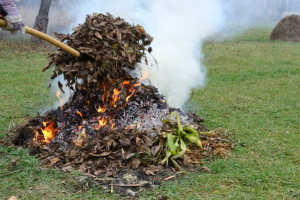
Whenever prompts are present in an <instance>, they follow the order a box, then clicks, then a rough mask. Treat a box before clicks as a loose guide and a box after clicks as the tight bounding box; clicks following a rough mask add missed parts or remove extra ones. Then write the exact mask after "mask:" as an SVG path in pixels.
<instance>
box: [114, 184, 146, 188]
mask: <svg viewBox="0 0 300 200" xmlns="http://www.w3.org/2000/svg"><path fill="white" fill-rule="evenodd" d="M115 186H119V187H141V186H142V184H129V185H118V184H115Z"/></svg>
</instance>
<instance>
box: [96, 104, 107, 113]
mask: <svg viewBox="0 0 300 200" xmlns="http://www.w3.org/2000/svg"><path fill="white" fill-rule="evenodd" d="M105 110H106V108H105V106H104V107H103V108H101V107H100V106H99V108H98V110H97V112H99V113H104V112H105Z"/></svg>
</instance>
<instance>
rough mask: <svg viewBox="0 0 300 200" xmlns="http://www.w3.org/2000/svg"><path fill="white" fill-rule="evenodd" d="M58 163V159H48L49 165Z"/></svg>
mask: <svg viewBox="0 0 300 200" xmlns="http://www.w3.org/2000/svg"><path fill="white" fill-rule="evenodd" d="M58 161H60V159H59V158H52V159H50V163H51V164H55V163H57V162H58Z"/></svg>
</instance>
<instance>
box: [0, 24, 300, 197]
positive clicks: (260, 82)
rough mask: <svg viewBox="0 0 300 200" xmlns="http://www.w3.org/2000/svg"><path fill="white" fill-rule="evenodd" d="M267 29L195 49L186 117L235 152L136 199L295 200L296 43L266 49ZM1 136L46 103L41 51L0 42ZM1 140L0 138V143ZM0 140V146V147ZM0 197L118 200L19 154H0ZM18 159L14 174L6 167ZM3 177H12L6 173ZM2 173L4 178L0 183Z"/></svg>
mask: <svg viewBox="0 0 300 200" xmlns="http://www.w3.org/2000/svg"><path fill="white" fill-rule="evenodd" d="M271 31H272V29H271V28H269V27H268V28H262V27H260V28H252V29H249V30H247V31H245V32H244V33H241V34H239V35H237V36H236V37H234V38H231V39H227V40H224V41H219V40H214V39H210V40H208V41H207V42H206V43H205V44H204V46H203V54H204V56H203V58H202V59H203V62H204V63H205V66H206V67H207V71H208V80H207V83H206V87H205V88H198V89H194V90H193V92H192V94H191V97H190V100H189V101H188V102H187V103H186V105H185V107H186V109H189V110H192V111H193V112H195V113H197V114H198V115H199V116H200V117H203V118H204V119H205V120H206V122H205V125H206V126H207V127H208V128H209V129H211V130H213V129H215V128H218V127H223V128H226V129H227V130H229V131H230V132H233V133H235V135H236V141H237V143H238V144H237V146H236V147H235V151H234V154H233V156H232V157H231V158H229V159H227V160H216V161H213V162H207V163H205V165H206V166H208V167H209V168H210V169H211V170H212V171H213V174H207V173H203V172H197V173H195V172H193V173H187V174H184V175H182V176H181V177H179V178H176V179H174V180H172V181H169V182H165V183H164V184H163V185H162V187H161V188H159V189H155V190H147V191H144V192H142V193H141V194H140V198H141V199H143V198H145V199H156V198H159V197H161V196H163V195H165V196H167V197H169V198H170V199H230V198H232V199H293V198H294V199H299V198H300V181H299V178H300V148H299V132H300V131H299V127H300V112H299V110H300V102H299V97H300V95H299V94H300V87H299V79H300V66H299V63H300V56H299V52H300V44H298V43H286V42H279V41H276V42H271V41H269V35H270V33H271ZM0 45H1V50H0V60H1V68H0V116H1V118H0V132H3V131H5V130H6V129H7V128H8V126H9V124H10V121H13V122H14V123H16V124H18V123H21V122H22V121H24V120H26V119H25V117H26V116H27V115H31V116H34V115H35V114H36V112H38V111H39V110H40V109H43V108H45V107H47V106H51V105H53V102H54V101H55V95H54V94H53V93H51V91H50V90H49V89H47V87H48V83H49V74H47V73H43V72H42V71H41V69H42V68H43V67H44V66H46V63H47V61H46V54H45V52H47V51H48V49H46V48H45V47H41V46H39V47H37V46H32V45H30V44H29V43H27V42H18V43H16V42H8V41H0ZM1 137H2V138H4V134H2V135H1V134H0V138H1ZM0 140H1V139H0ZM0 158H1V160H0V178H1V182H0V188H1V189H0V199H7V198H8V197H10V196H11V195H16V196H17V197H18V198H19V199H51V198H59V199H74V198H78V199H97V198H102V199H105V198H107V199H118V196H117V195H115V194H113V195H111V194H108V193H106V191H104V190H103V189H100V188H99V187H97V186H95V185H93V184H89V185H88V187H87V184H86V183H80V182H78V181H76V179H77V178H78V177H79V176H80V174H79V173H77V172H73V173H63V172H60V171H59V170H55V169H41V168H40V167H39V164H40V162H39V161H38V160H37V159H35V158H34V157H32V156H29V155H28V152H27V150H24V149H22V148H17V149H14V148H8V147H3V146H2V147H1V146H0ZM15 159H18V160H17V166H13V165H12V164H11V163H13V162H12V160H15ZM8 172H14V173H12V174H9V175H6V174H7V173H8ZM4 175H5V176H4Z"/></svg>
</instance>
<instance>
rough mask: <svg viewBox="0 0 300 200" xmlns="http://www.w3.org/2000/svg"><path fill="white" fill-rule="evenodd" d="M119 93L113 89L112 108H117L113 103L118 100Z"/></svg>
mask: <svg viewBox="0 0 300 200" xmlns="http://www.w3.org/2000/svg"><path fill="white" fill-rule="evenodd" d="M119 93H120V91H119V90H118V89H117V88H115V89H114V95H113V102H112V105H113V106H114V107H117V105H116V104H115V103H116V102H117V101H118V100H119V99H120V98H119V97H118V95H119Z"/></svg>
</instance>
